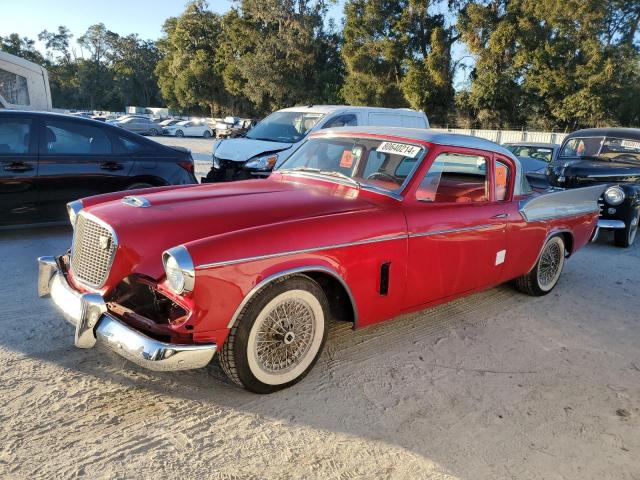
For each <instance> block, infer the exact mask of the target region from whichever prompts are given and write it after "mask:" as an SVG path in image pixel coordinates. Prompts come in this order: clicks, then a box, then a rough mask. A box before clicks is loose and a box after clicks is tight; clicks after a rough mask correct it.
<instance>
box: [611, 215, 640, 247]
mask: <svg viewBox="0 0 640 480" xmlns="http://www.w3.org/2000/svg"><path fill="white" fill-rule="evenodd" d="M639 220H640V210H638V211H637V212H636V213H635V214H634V215H633V217H632V218H631V220H630V221H629V222H627V226H626V227H625V228H621V229H620V230H615V231H614V232H613V241H614V243H615V244H616V246H618V247H622V248H629V247H630V246H631V245H633V242H635V241H636V236H637V235H638V221H639Z"/></svg>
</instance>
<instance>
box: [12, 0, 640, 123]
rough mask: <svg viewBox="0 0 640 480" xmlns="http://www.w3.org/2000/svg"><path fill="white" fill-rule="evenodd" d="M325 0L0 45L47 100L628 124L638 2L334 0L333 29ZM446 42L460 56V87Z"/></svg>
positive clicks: (248, 4)
mask: <svg viewBox="0 0 640 480" xmlns="http://www.w3.org/2000/svg"><path fill="white" fill-rule="evenodd" d="M332 2H335V0H234V4H233V5H234V6H233V8H232V9H231V10H230V11H229V12H228V13H226V14H225V15H223V16H220V15H217V14H215V13H213V12H211V11H210V9H209V6H208V4H207V2H206V1H205V0H193V1H190V2H189V3H187V5H186V7H185V10H184V12H183V13H182V14H181V15H180V16H178V17H175V18H169V19H167V21H166V22H165V24H164V27H163V32H164V35H163V37H162V38H161V39H159V40H158V41H157V42H153V41H144V40H141V39H139V38H138V37H137V36H136V35H129V36H126V37H121V36H119V35H117V34H116V33H113V32H111V31H109V30H108V29H107V28H106V27H105V26H104V25H102V24H98V25H92V26H90V27H89V28H88V30H87V32H86V33H84V34H83V35H81V36H80V37H79V38H78V39H77V41H76V42H75V43H73V42H72V39H73V37H72V35H71V34H70V32H69V30H68V29H67V28H66V27H64V26H61V27H59V28H58V29H57V31H54V32H48V31H46V30H45V31H43V32H42V33H41V34H40V35H39V36H38V38H39V40H41V41H43V42H44V44H45V47H46V57H43V55H42V54H41V53H40V52H39V51H38V50H36V48H35V42H34V41H33V40H31V39H28V38H22V37H20V36H19V35H18V34H16V33H13V34H11V35H8V36H6V37H0V48H1V49H2V50H5V51H8V52H10V53H14V54H16V55H18V56H21V57H23V58H26V59H28V60H32V61H34V62H37V63H40V64H43V65H44V66H45V67H46V68H47V69H48V71H49V79H50V84H51V92H52V97H53V103H54V105H55V106H57V107H67V108H94V109H111V110H122V109H123V107H124V106H125V105H136V104H137V105H160V104H163V103H164V104H166V105H169V106H171V107H174V108H176V109H179V110H181V111H184V112H194V113H195V112H198V113H201V112H205V111H206V112H207V113H209V114H211V115H214V114H215V115H219V114H226V113H231V114H241V115H251V116H258V115H262V114H265V113H269V112H270V111H272V110H275V109H278V108H282V107H287V106H291V105H296V104H326V103H343V102H346V103H349V104H353V105H372V106H385V107H404V106H410V107H412V108H416V109H420V110H424V111H425V112H426V113H427V114H428V116H429V117H430V119H431V122H432V123H433V124H435V125H438V124H450V125H453V124H456V123H458V124H460V125H463V126H475V127H483V128H492V127H495V128H503V127H517V128H520V127H523V126H527V127H529V128H540V129H567V130H568V129H574V128H577V127H582V126H592V125H640V53H639V50H640V2H639V1H638V0H346V1H345V5H344V15H345V17H344V23H343V25H342V28H341V29H339V28H336V26H335V25H334V24H332V23H331V22H327V21H326V15H327V5H328V4H329V3H332ZM454 48H455V49H456V52H460V51H461V49H462V48H464V51H465V52H466V53H468V54H470V57H472V59H473V64H472V66H471V70H470V75H469V79H468V82H467V84H466V86H465V88H464V89H461V88H459V89H458V91H455V90H454V88H453V82H454V76H456V74H458V75H459V74H460V72H461V70H460V68H461V65H460V64H459V63H455V62H454V61H453V59H452V50H453V49H454ZM78 51H79V52H78ZM456 55H457V56H458V57H459V56H460V54H459V53H457V54H456ZM458 62H460V60H458ZM458 78H459V77H458Z"/></svg>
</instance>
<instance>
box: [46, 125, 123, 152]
mask: <svg viewBox="0 0 640 480" xmlns="http://www.w3.org/2000/svg"><path fill="white" fill-rule="evenodd" d="M44 134H45V151H46V152H47V153H49V154H67V155H109V154H111V153H112V148H111V141H110V140H109V137H108V136H107V135H106V133H105V132H104V131H103V130H102V129H100V128H98V127H95V126H93V125H86V124H84V123H80V122H67V121H64V120H47V121H45V123H44Z"/></svg>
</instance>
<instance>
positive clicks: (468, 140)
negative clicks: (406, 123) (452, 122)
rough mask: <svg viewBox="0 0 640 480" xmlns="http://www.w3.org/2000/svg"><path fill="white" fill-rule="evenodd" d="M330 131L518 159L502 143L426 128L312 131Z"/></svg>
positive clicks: (353, 128)
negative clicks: (470, 150) (376, 136)
mask: <svg viewBox="0 0 640 480" xmlns="http://www.w3.org/2000/svg"><path fill="white" fill-rule="evenodd" d="M332 133H340V134H342V133H356V134H358V133H359V134H365V133H367V134H370V135H384V136H394V137H404V138H407V139H410V140H419V141H423V142H429V143H436V144H438V145H449V146H452V147H466V148H477V149H478V150H487V151H489V152H495V153H499V154H501V155H504V156H506V157H509V158H511V159H513V160H515V161H516V162H517V161H518V159H517V158H516V157H515V155H513V153H511V152H510V151H509V150H507V149H506V148H504V147H503V146H502V145H498V144H497V143H495V142H492V141H491V140H486V139H484V138H480V137H472V136H470V135H460V134H457V133H445V132H438V131H435V130H431V129H428V128H408V127H377V126H361V127H337V128H327V129H324V130H320V131H318V132H315V133H313V135H314V136H316V135H327V134H328V135H331V134H332Z"/></svg>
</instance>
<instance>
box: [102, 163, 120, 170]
mask: <svg viewBox="0 0 640 480" xmlns="http://www.w3.org/2000/svg"><path fill="white" fill-rule="evenodd" d="M100 168H101V169H103V170H122V165H121V164H119V163H116V162H105V163H103V164H102V165H100Z"/></svg>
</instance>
